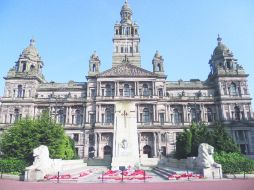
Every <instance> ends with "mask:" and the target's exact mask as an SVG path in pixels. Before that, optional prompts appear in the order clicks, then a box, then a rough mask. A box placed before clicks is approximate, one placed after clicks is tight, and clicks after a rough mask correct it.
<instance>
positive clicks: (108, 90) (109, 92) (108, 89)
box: [106, 84, 112, 96]
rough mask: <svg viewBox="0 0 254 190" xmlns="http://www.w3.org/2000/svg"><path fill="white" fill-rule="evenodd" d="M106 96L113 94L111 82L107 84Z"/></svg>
mask: <svg viewBox="0 0 254 190" xmlns="http://www.w3.org/2000/svg"><path fill="white" fill-rule="evenodd" d="M106 96H112V89H111V85H110V84H107V85H106Z"/></svg>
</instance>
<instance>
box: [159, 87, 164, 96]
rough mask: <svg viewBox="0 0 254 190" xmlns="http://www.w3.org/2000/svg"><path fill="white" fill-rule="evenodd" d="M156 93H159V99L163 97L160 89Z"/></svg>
mask: <svg viewBox="0 0 254 190" xmlns="http://www.w3.org/2000/svg"><path fill="white" fill-rule="evenodd" d="M158 92H159V97H163V90H162V89H161V88H160V89H159V91H158Z"/></svg>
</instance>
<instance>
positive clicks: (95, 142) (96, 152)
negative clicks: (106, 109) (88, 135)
mask: <svg viewBox="0 0 254 190" xmlns="http://www.w3.org/2000/svg"><path fill="white" fill-rule="evenodd" d="M94 148H95V152H94V157H96V158H97V157H98V135H97V133H94Z"/></svg>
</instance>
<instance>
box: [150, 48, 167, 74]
mask: <svg viewBox="0 0 254 190" xmlns="http://www.w3.org/2000/svg"><path fill="white" fill-rule="evenodd" d="M163 62H164V59H163V57H162V56H161V55H160V53H159V52H158V51H156V52H155V54H154V57H153V61H152V63H153V72H154V73H157V74H162V75H164V66H163Z"/></svg>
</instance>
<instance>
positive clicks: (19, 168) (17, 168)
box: [0, 159, 27, 174]
mask: <svg viewBox="0 0 254 190" xmlns="http://www.w3.org/2000/svg"><path fill="white" fill-rule="evenodd" d="M26 167H27V164H26V162H24V161H23V160H16V159H4V160H1V159H0V172H1V173H19V174H21V173H23V172H24V171H25V168H26Z"/></svg>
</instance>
